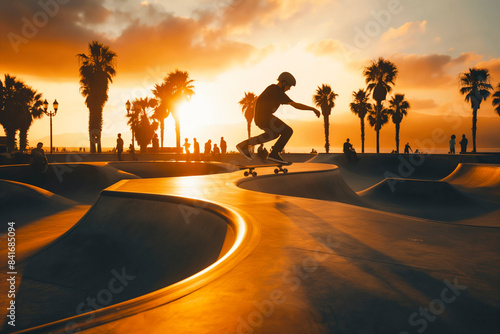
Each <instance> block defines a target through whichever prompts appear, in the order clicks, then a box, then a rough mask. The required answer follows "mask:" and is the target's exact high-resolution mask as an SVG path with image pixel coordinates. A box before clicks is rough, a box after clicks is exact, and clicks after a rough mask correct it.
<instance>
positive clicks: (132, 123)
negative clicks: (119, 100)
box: [125, 100, 135, 151]
mask: <svg viewBox="0 0 500 334" xmlns="http://www.w3.org/2000/svg"><path fill="white" fill-rule="evenodd" d="M125 109H127V116H129V117H130V116H131V115H130V101H129V100H127V102H126V103H125ZM130 128H131V130H132V150H134V151H135V148H134V122H133V120H132V122H131V126H130Z"/></svg>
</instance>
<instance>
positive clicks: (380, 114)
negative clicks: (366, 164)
mask: <svg viewBox="0 0 500 334" xmlns="http://www.w3.org/2000/svg"><path fill="white" fill-rule="evenodd" d="M388 121H389V109H387V108H382V110H380V111H377V110H375V109H372V110H371V111H369V113H368V123H370V126H371V127H373V128H374V129H375V131H376V132H377V153H379V141H380V129H382V126H383V125H384V124H386V123H387V122H388Z"/></svg>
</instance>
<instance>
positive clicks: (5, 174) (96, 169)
mask: <svg viewBox="0 0 500 334" xmlns="http://www.w3.org/2000/svg"><path fill="white" fill-rule="evenodd" d="M137 178H138V176H135V175H132V174H130V173H126V172H123V171H119V170H117V169H115V168H113V167H110V166H107V165H106V163H51V164H49V168H48V169H47V172H46V173H44V174H36V173H33V171H32V169H31V167H30V166H29V165H12V166H0V179H4V180H11V181H17V182H22V183H27V184H31V185H34V186H37V187H40V188H43V189H45V190H48V191H50V192H53V193H56V194H58V195H61V196H64V197H67V198H69V199H71V200H74V201H77V202H80V203H86V204H91V203H93V202H94V201H95V200H96V198H97V196H98V194H99V192H100V191H101V190H102V189H105V188H107V187H109V186H110V185H112V184H114V183H116V182H118V181H120V180H122V179H137Z"/></svg>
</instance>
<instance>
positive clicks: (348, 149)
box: [344, 138, 358, 161]
mask: <svg viewBox="0 0 500 334" xmlns="http://www.w3.org/2000/svg"><path fill="white" fill-rule="evenodd" d="M344 155H345V157H346V159H347V161H356V160H358V158H357V156H356V150H355V149H354V148H353V147H352V144H351V143H350V142H349V138H347V139H346V142H345V143H344Z"/></svg>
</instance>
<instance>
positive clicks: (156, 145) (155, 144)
mask: <svg viewBox="0 0 500 334" xmlns="http://www.w3.org/2000/svg"><path fill="white" fill-rule="evenodd" d="M159 149H160V140H159V139H158V135H157V134H156V133H155V134H154V136H153V153H158V151H159Z"/></svg>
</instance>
